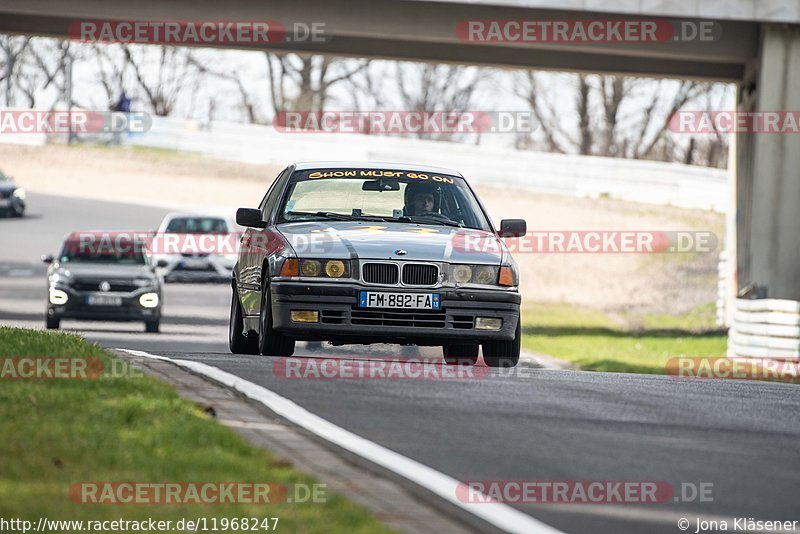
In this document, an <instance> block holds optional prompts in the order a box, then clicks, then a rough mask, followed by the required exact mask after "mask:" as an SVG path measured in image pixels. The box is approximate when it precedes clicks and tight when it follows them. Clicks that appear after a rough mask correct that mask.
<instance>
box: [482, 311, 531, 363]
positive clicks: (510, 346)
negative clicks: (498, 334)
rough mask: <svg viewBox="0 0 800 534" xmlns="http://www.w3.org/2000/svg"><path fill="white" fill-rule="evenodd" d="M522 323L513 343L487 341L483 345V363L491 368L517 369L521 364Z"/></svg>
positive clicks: (515, 333) (518, 326) (518, 327)
mask: <svg viewBox="0 0 800 534" xmlns="http://www.w3.org/2000/svg"><path fill="white" fill-rule="evenodd" d="M519 323H520V321H519V319H517V330H516V331H515V332H514V339H512V340H511V341H486V342H485V343H484V344H483V361H484V362H486V365H488V366H489V367H515V366H516V365H517V363H519V351H520V338H521V337H522V336H521V332H520V324H519Z"/></svg>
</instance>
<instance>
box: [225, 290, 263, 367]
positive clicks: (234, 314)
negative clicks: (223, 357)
mask: <svg viewBox="0 0 800 534" xmlns="http://www.w3.org/2000/svg"><path fill="white" fill-rule="evenodd" d="M232 289H233V291H232V292H231V314H230V321H228V348H229V349H230V350H231V352H232V353H234V354H258V336H256V335H247V334H245V333H244V320H243V319H242V305H241V303H240V302H239V296H238V295H237V294H236V286H233V288H232Z"/></svg>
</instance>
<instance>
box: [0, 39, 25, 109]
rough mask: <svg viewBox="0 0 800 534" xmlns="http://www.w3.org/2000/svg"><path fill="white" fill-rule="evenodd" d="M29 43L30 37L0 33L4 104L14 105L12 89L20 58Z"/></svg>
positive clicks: (20, 62) (16, 76)
mask: <svg viewBox="0 0 800 534" xmlns="http://www.w3.org/2000/svg"><path fill="white" fill-rule="evenodd" d="M30 43H31V38H30V37H25V36H9V35H0V53H2V54H3V57H2V75H0V82H3V86H4V91H3V92H4V96H5V105H6V106H13V105H14V90H15V89H16V88H17V79H18V76H19V73H20V70H21V67H22V60H23V57H24V54H25V52H26V50H27V49H28V46H29V45H30Z"/></svg>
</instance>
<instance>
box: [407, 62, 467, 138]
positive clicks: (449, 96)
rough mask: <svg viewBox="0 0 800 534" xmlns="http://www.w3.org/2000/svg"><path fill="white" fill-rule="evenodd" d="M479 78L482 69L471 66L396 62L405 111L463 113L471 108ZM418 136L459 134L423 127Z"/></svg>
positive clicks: (445, 136)
mask: <svg viewBox="0 0 800 534" xmlns="http://www.w3.org/2000/svg"><path fill="white" fill-rule="evenodd" d="M479 79H480V72H479V71H478V70H477V69H475V68H472V67H463V66H458V65H441V64H440V65H434V64H430V63H424V64H413V63H397V64H396V66H395V77H394V79H393V80H392V82H393V83H396V85H397V90H398V92H399V95H400V101H401V105H402V107H403V109H404V110H407V111H419V112H435V111H447V112H457V113H460V112H464V111H468V110H469V109H470V108H471V107H472V104H473V99H474V97H475V91H476V88H477V87H478V83H479ZM416 135H417V136H418V137H420V138H424V139H436V140H454V139H456V138H457V137H460V136H458V135H455V134H454V133H452V132H426V131H424V129H420V130H419V131H418V132H417V133H416Z"/></svg>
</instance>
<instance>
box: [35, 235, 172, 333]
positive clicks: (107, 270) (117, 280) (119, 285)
mask: <svg viewBox="0 0 800 534" xmlns="http://www.w3.org/2000/svg"><path fill="white" fill-rule="evenodd" d="M42 261H44V262H45V263H49V264H50V267H49V268H48V270H47V312H46V318H45V323H46V326H47V328H50V329H56V328H58V327H59V326H60V323H61V320H62V319H81V320H87V321H142V322H144V324H145V330H146V331H147V332H152V333H155V332H158V330H159V325H160V322H161V303H162V300H161V282H160V280H159V278H158V277H157V276H156V274H155V273H154V269H153V267H152V266H151V264H150V260H149V257H148V255H147V251H146V247H145V245H144V243H143V242H141V241H139V240H138V238H135V237H133V236H131V235H127V234H121V233H114V232H74V233H72V234H70V235H68V236H67V238H66V239H65V241H64V244H63V246H62V247H61V252H59V254H58V256H57V257H53V256H52V255H46V256H42Z"/></svg>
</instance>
